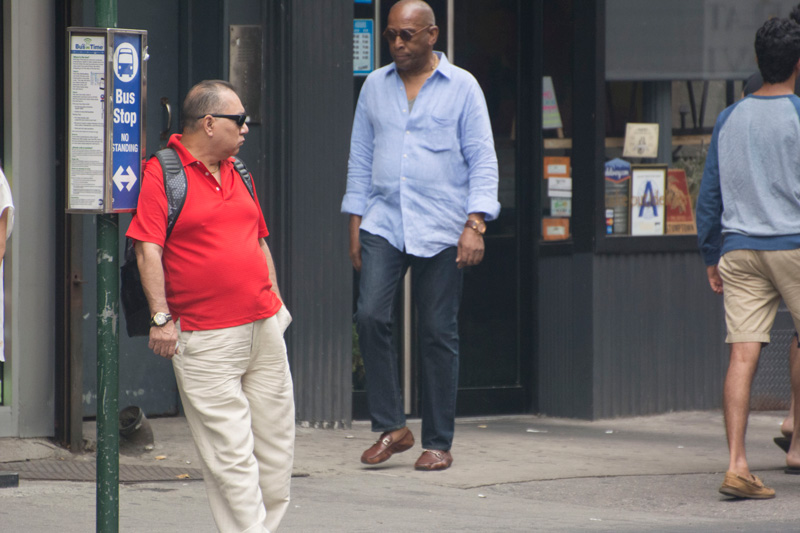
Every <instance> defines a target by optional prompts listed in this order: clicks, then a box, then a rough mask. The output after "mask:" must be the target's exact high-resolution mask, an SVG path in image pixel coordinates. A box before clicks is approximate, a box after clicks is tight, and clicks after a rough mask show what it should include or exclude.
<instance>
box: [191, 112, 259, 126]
mask: <svg viewBox="0 0 800 533" xmlns="http://www.w3.org/2000/svg"><path fill="white" fill-rule="evenodd" d="M206 117H217V118H229V119H231V120H232V121H234V122H235V123H236V125H237V126H239V127H240V128H241V127H242V126H244V123H245V121H247V115H246V114H245V113H242V114H241V115H217V114H212V113H209V114H208V115H203V116H202V117H197V120H200V119H202V118H206Z"/></svg>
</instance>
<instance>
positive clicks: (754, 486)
mask: <svg viewBox="0 0 800 533" xmlns="http://www.w3.org/2000/svg"><path fill="white" fill-rule="evenodd" d="M750 475H751V476H752V478H753V479H747V478H746V477H742V476H740V475H738V474H734V473H733V472H730V471H728V472H726V473H725V481H723V482H722V486H721V487H720V488H719V491H720V492H721V493H722V494H725V495H726V496H733V497H735V498H750V499H755V500H767V499H769V498H774V497H775V490H774V489H771V488H769V487H767V486H765V485H764V482H763V481H761V480H760V479H758V477H756V476H754V475H753V474H750Z"/></svg>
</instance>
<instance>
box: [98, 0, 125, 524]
mask: <svg viewBox="0 0 800 533" xmlns="http://www.w3.org/2000/svg"><path fill="white" fill-rule="evenodd" d="M95 25H96V26H98V27H100V28H115V27H116V26H117V1H116V0H96V2H95ZM106 156H107V157H110V154H106ZM96 498H97V517H96V523H97V532H98V533H117V532H118V531H119V216H118V215H116V214H107V215H98V216H97V493H96Z"/></svg>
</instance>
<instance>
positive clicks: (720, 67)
mask: <svg viewBox="0 0 800 533" xmlns="http://www.w3.org/2000/svg"><path fill="white" fill-rule="evenodd" d="M768 4H769V5H767V3H764V2H759V1H756V0H753V1H749V0H742V1H738V2H727V1H721V0H700V1H697V0H675V1H674V2H670V3H669V5H667V4H666V3H664V2H659V1H657V0H607V1H606V34H605V37H606V39H605V41H606V47H605V48H606V50H605V52H606V54H605V59H606V61H605V69H606V109H605V127H606V137H605V159H606V163H605V168H604V172H603V184H604V187H603V189H604V195H603V199H604V203H603V205H602V209H603V214H604V224H605V227H604V231H603V233H604V234H605V236H606V237H607V238H609V239H616V238H619V237H658V238H664V242H667V240H669V239H666V238H668V237H675V236H681V235H683V236H693V235H696V233H697V230H696V223H695V216H694V213H695V204H696V200H697V194H698V192H699V187H700V181H701V178H702V174H703V168H704V165H705V159H706V154H707V153H708V146H709V143H710V140H711V133H712V131H713V127H714V123H715V121H716V118H717V116H718V115H719V113H720V112H721V111H722V110H723V109H725V108H726V107H727V106H729V105H731V104H732V103H734V102H735V101H736V100H738V99H739V98H741V93H742V86H743V81H744V80H745V79H746V78H747V77H748V76H749V75H750V74H752V73H753V72H754V71H755V70H756V66H755V62H754V53H753V37H754V35H755V32H756V30H757V28H758V27H759V26H760V25H761V23H762V22H763V21H764V20H766V19H767V18H769V17H770V16H785V15H787V14H788V13H789V11H790V10H791V8H792V7H793V3H792V2H786V3H785V5H784V3H783V2H780V1H779V2H770V3H768ZM601 240H602V239H601ZM606 240H608V239H606ZM634 241H636V239H634ZM686 242H687V243H688V242H689V241H686Z"/></svg>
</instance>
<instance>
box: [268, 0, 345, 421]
mask: <svg viewBox="0 0 800 533" xmlns="http://www.w3.org/2000/svg"><path fill="white" fill-rule="evenodd" d="M280 4H281V6H282V8H283V9H284V10H285V16H286V17H287V19H286V20H287V24H288V25H287V27H288V29H289V36H288V38H289V39H290V42H291V46H290V50H289V53H290V56H289V57H290V60H289V62H288V72H287V73H286V75H287V77H288V82H289V88H290V90H289V92H288V94H287V95H285V99H286V102H285V105H287V106H288V107H289V113H290V116H289V123H290V125H291V127H290V130H289V132H288V134H289V138H290V143H289V147H288V149H289V152H290V155H289V159H288V176H287V177H286V179H287V180H288V182H285V185H286V186H287V187H288V195H287V197H288V201H289V205H290V209H289V211H288V213H287V214H286V217H285V219H284V220H286V221H288V228H287V231H288V233H286V234H285V240H284V242H285V247H284V250H283V253H284V254H285V255H286V256H287V257H288V267H289V269H290V272H287V273H286V274H284V277H286V278H287V279H288V285H286V284H284V285H285V286H286V291H287V297H288V305H289V309H290V310H291V311H292V313H293V316H294V324H293V325H292V326H291V327H290V328H289V331H290V335H289V339H288V344H289V357H290V362H291V365H292V372H293V376H294V385H295V401H296V409H297V419H298V421H299V422H301V423H308V424H310V425H314V426H321V427H331V426H339V425H345V426H347V425H349V424H350V421H351V417H352V415H351V413H352V338H351V335H352V333H351V322H352V298H353V296H352V294H353V293H352V266H351V265H350V260H349V258H348V246H349V245H348V234H347V219H346V217H345V216H344V215H342V214H340V213H339V205H340V203H341V198H342V195H343V194H344V190H345V185H346V176H347V157H348V152H349V146H350V128H351V125H352V121H353V105H352V101H353V76H352V54H353V52H352V42H353V35H352V26H353V22H352V19H353V4H352V2H341V1H334V0H326V1H315V2H308V1H304V0H294V1H292V2H280ZM269 67H270V66H269V65H267V68H269Z"/></svg>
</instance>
